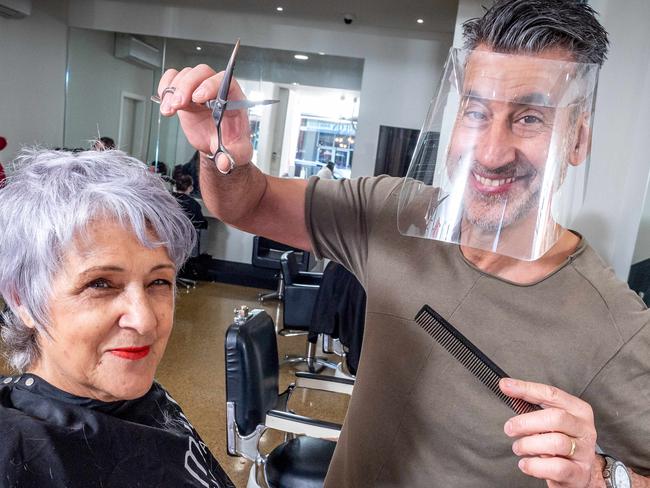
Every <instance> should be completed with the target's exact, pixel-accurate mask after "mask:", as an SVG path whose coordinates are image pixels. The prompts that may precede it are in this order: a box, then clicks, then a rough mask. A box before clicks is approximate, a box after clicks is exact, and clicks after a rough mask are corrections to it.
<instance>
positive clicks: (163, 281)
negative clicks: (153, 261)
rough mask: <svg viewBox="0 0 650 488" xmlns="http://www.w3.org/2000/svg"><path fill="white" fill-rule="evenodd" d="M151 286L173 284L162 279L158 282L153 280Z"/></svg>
mask: <svg viewBox="0 0 650 488" xmlns="http://www.w3.org/2000/svg"><path fill="white" fill-rule="evenodd" d="M151 285H152V286H171V285H172V284H171V282H170V281H169V280H165V279H162V278H160V279H157V280H153V281H152V282H151Z"/></svg>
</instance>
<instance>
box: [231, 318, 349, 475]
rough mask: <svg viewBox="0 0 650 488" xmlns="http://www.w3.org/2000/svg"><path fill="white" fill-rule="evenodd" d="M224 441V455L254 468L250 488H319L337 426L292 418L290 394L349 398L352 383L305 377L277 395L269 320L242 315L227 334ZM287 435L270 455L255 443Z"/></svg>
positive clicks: (276, 368) (276, 369)
mask: <svg viewBox="0 0 650 488" xmlns="http://www.w3.org/2000/svg"><path fill="white" fill-rule="evenodd" d="M225 349H226V351H225V352H226V354H225V356H226V418H227V427H226V432H227V435H226V439H227V446H228V454H229V455H231V456H240V457H244V458H246V459H248V460H250V461H253V462H254V463H255V464H254V465H253V467H252V468H251V474H250V476H249V480H248V485H247V487H248V488H257V487H265V488H266V487H268V488H317V487H322V485H323V481H324V479H325V474H326V473H327V468H328V466H329V462H330V459H331V457H332V454H333V452H334V448H335V446H336V443H335V442H334V441H331V440H327V439H325V438H328V439H331V438H334V439H338V435H339V432H340V427H341V426H340V425H338V424H334V423H331V422H325V421H321V420H316V419H312V418H309V417H304V416H301V415H296V414H293V413H291V412H290V411H289V410H288V408H287V402H288V400H289V398H290V396H291V393H292V391H293V390H294V388H301V387H308V388H319V389H322V390H326V391H336V392H338V393H347V394H351V393H352V385H353V382H351V381H349V380H344V379H341V378H334V377H323V376H320V375H310V374H308V373H303V376H302V377H299V378H298V379H297V381H296V384H295V385H290V386H289V388H288V389H287V390H285V391H284V392H282V393H279V390H278V374H279V362H278V348H277V341H276V336H275V326H274V324H273V319H272V318H271V317H270V316H269V315H268V314H267V313H266V312H264V311H262V310H253V311H252V312H250V313H248V310H247V309H246V307H242V308H241V309H240V312H239V315H238V316H237V317H236V318H235V322H234V323H233V324H232V325H231V326H230V327H229V328H228V330H227V332H226V344H225ZM269 428H271V429H276V430H281V431H284V432H286V433H289V434H290V435H289V436H288V437H289V438H288V440H286V441H285V442H283V443H282V444H280V445H278V446H277V447H275V448H274V449H273V450H272V451H271V452H270V453H269V454H268V455H264V454H262V453H261V452H260V448H259V441H260V438H261V437H262V435H263V434H264V432H265V431H266V430H267V429H269Z"/></svg>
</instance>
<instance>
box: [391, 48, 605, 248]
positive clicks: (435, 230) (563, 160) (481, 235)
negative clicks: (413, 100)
mask: <svg viewBox="0 0 650 488" xmlns="http://www.w3.org/2000/svg"><path fill="white" fill-rule="evenodd" d="M598 68H599V67H598V65H596V64H585V63H574V62H570V61H563V60H555V59H547V58H540V57H534V56H528V55H518V54H516V55H515V54H499V53H494V52H491V51H481V50H475V51H467V50H461V49H456V48H453V49H452V50H451V52H450V55H449V58H448V60H447V63H446V65H445V69H444V73H443V78H442V83H441V86H440V89H439V92H438V95H437V97H436V98H435V99H434V100H433V102H432V103H431V107H430V109H429V113H428V114H427V118H426V120H425V123H424V126H423V128H422V131H421V133H420V137H419V140H418V143H417V146H416V148H415V151H414V153H413V158H412V160H411V165H410V166H409V170H408V173H407V178H406V179H405V181H404V184H403V187H402V190H401V194H400V199H399V209H398V227H399V230H400V232H401V233H402V234H404V235H409V236H414V237H422V238H425V239H435V240H440V241H445V242H451V243H457V244H461V245H463V246H468V247H472V248H476V249H482V250H485V251H491V252H495V253H498V254H501V255H506V256H511V257H514V258H516V259H521V260H534V259H538V258H539V257H541V256H542V255H543V254H545V253H546V252H547V251H548V250H549V249H550V248H551V247H552V246H553V245H554V244H555V243H556V242H557V240H558V239H559V237H560V234H561V232H562V228H563V227H567V226H569V224H570V223H571V221H572V219H573V218H574V216H575V214H576V212H577V211H578V210H579V208H580V206H581V205H582V200H583V197H584V190H585V183H586V176H587V174H588V171H587V166H588V156H589V149H590V135H591V122H592V118H593V117H592V111H593V103H594V96H595V90H596V80H597V77H598Z"/></svg>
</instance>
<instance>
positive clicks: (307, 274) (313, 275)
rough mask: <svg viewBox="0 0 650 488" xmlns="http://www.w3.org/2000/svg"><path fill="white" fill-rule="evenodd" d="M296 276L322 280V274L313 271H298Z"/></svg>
mask: <svg viewBox="0 0 650 488" xmlns="http://www.w3.org/2000/svg"><path fill="white" fill-rule="evenodd" d="M298 274H299V275H300V276H305V277H309V278H314V279H322V278H323V273H317V272H315V271H299V272H298Z"/></svg>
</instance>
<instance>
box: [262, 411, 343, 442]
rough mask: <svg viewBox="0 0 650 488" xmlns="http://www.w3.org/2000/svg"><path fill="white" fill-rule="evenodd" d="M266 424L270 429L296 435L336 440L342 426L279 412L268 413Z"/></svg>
mask: <svg viewBox="0 0 650 488" xmlns="http://www.w3.org/2000/svg"><path fill="white" fill-rule="evenodd" d="M264 424H265V425H266V426H267V427H268V428H270V429H275V430H280V431H283V432H289V433H291V434H296V435H307V436H309V437H318V438H320V439H332V440H336V439H338V438H339V434H340V433H341V425H340V424H335V423H334V422H327V421H325V420H317V419H312V418H310V417H305V416H303V415H297V414H295V413H289V412H280V411H279V410H269V411H268V412H266V420H265V422H264Z"/></svg>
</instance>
